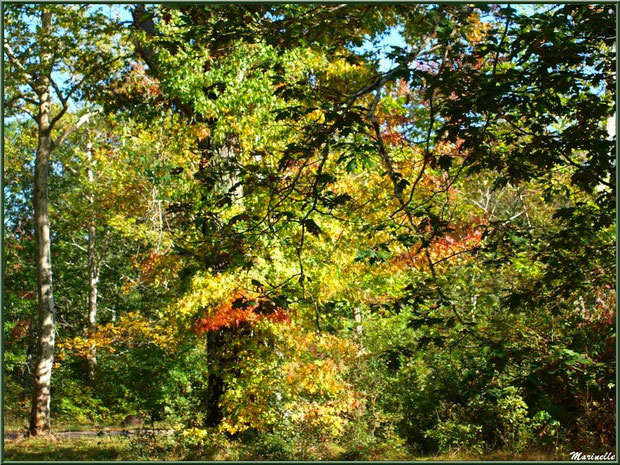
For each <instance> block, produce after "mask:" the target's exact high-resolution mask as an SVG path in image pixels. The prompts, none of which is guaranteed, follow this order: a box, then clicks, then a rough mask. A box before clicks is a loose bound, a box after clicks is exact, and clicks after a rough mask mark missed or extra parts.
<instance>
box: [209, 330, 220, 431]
mask: <svg viewBox="0 0 620 465" xmlns="http://www.w3.org/2000/svg"><path fill="white" fill-rule="evenodd" d="M222 336H223V334H222V330H218V331H208V332H207V333H206V345H207V366H208V369H209V375H208V378H207V392H206V396H205V398H204V404H205V414H206V415H205V425H206V426H217V425H219V424H220V422H221V421H222V418H223V416H224V415H223V412H222V407H221V406H220V401H221V399H222V395H223V394H224V380H223V379H222V377H221V375H220V373H219V370H218V368H216V366H217V365H218V363H216V358H218V349H219V348H220V347H221V345H222V344H223V342H224V341H223V337H222ZM220 362H221V361H220Z"/></svg>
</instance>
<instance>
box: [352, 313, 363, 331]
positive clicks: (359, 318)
mask: <svg viewBox="0 0 620 465" xmlns="http://www.w3.org/2000/svg"><path fill="white" fill-rule="evenodd" d="M353 317H354V319H355V323H356V324H355V332H356V333H357V334H360V335H361V334H362V309H361V308H359V307H353Z"/></svg>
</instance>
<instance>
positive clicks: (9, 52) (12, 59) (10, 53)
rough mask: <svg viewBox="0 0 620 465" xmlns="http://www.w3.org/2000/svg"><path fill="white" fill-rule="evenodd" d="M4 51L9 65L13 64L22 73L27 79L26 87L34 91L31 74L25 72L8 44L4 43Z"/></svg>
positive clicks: (33, 81)
mask: <svg viewBox="0 0 620 465" xmlns="http://www.w3.org/2000/svg"><path fill="white" fill-rule="evenodd" d="M4 51H5V53H6V55H7V57H8V58H9V61H10V62H11V63H13V64H14V65H15V66H16V67H17V68H18V69H19V70H20V71H21V72H22V73H24V75H25V76H26V78H27V81H26V82H27V83H28V85H29V86H30V87H31V88H32V89H33V90H35V80H34V77H33V76H32V74H30V73H29V72H28V71H26V68H25V67H24V65H23V64H22V63H21V62H20V61H19V60H18V59H17V57H16V56H15V53H14V52H13V49H12V48H11V46H10V45H9V44H7V43H6V42H5V43H4Z"/></svg>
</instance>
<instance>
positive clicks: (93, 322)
mask: <svg viewBox="0 0 620 465" xmlns="http://www.w3.org/2000/svg"><path fill="white" fill-rule="evenodd" d="M88 182H89V184H90V187H91V188H92V187H93V186H94V182H95V180H94V175H93V149H92V146H91V145H90V144H89V146H88ZM88 201H89V203H90V205H91V212H92V213H93V214H94V210H93V206H94V203H95V196H94V194H92V193H91V194H90V195H89V198H88ZM95 233H96V231H95V220H94V218H91V220H90V224H89V225H88V288H89V292H88V327H89V329H90V330H91V331H92V332H94V331H95V330H96V329H97V294H98V285H99V263H98V261H97V253H96V250H95V244H96V242H95V239H96V237H95ZM96 369H97V348H96V346H95V345H94V344H93V345H91V346H90V350H89V353H88V374H89V376H90V378H91V379H93V378H94V377H95V371H96Z"/></svg>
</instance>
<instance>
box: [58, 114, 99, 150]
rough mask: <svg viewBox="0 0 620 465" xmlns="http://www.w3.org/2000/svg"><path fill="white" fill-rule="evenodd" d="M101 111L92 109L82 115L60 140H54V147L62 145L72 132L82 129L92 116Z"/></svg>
mask: <svg viewBox="0 0 620 465" xmlns="http://www.w3.org/2000/svg"><path fill="white" fill-rule="evenodd" d="M99 112H100V110H95V111H90V112H88V113H86V114H84V115H82V117H81V118H80V119H79V120H78V121H77V122H76V123H75V124H73V125H72V126H71V127H69V128H68V129H67V130H66V131H65V132H64V134H63V135H62V136H60V139H58V142H54V143H53V146H54V148H55V147H58V146H60V145H62V144H63V143H64V142H65V141H66V140H67V138H68V137H69V136H70V135H71V134H73V133H74V132H75V131H77V130H78V129H80V128H81V127H82V126H83V125H84V124H85V123H87V122H88V120H89V119H90V118H91V116H95V115H96V114H97V113H99Z"/></svg>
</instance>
